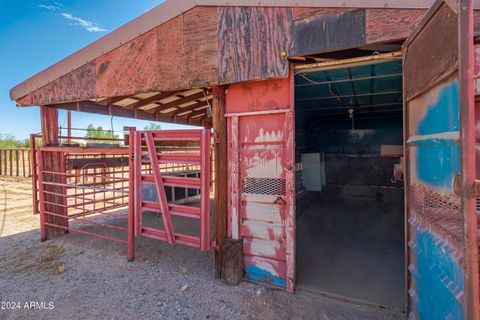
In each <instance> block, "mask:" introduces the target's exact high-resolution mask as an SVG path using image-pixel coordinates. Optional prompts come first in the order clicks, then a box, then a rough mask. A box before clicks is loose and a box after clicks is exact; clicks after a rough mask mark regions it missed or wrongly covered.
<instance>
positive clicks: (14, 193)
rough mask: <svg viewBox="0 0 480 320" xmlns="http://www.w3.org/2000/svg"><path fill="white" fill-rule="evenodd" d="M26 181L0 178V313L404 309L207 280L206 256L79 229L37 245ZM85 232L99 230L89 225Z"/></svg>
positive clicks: (94, 315) (95, 315)
mask: <svg viewBox="0 0 480 320" xmlns="http://www.w3.org/2000/svg"><path fill="white" fill-rule="evenodd" d="M30 193H31V189H30V181H29V180H25V179H24V180H19V179H6V178H0V210H1V211H0V302H1V305H0V319H34V318H35V319H139V318H141V319H275V320H277V319H296V320H299V319H331V320H334V319H372V320H373V319H403V318H404V317H405V316H404V315H403V314H399V313H394V312H391V311H388V310H382V309H378V308H374V307H371V306H366V305H355V304H349V303H346V302H342V301H339V300H335V299H332V298H329V297H325V296H313V295H310V294H307V293H303V292H297V293H296V294H294V295H293V294H289V293H287V292H284V291H282V290H278V289H276V288H271V287H267V286H264V285H261V284H252V283H247V282H244V283H241V284H240V285H238V286H235V287H232V286H228V285H226V284H224V283H223V282H222V281H221V280H218V279H214V277H213V255H212V253H210V252H199V251H197V250H194V249H191V248H187V247H181V246H170V245H168V244H167V243H163V242H159V241H155V240H151V239H138V240H137V243H136V260H135V261H134V262H127V260H126V246H125V245H122V244H118V243H114V242H110V241H106V240H102V239H98V238H93V237H89V236H85V235H81V234H75V233H71V234H65V235H62V236H57V237H53V238H51V239H50V240H48V241H47V242H45V243H41V242H40V241H39V230H38V228H39V223H38V220H39V218H38V216H34V215H33V214H32V210H31V194H30ZM89 231H100V229H98V228H96V227H95V228H92V227H89Z"/></svg>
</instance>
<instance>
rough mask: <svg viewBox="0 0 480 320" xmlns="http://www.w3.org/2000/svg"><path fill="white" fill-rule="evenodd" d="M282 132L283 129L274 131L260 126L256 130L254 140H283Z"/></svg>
mask: <svg viewBox="0 0 480 320" xmlns="http://www.w3.org/2000/svg"><path fill="white" fill-rule="evenodd" d="M283 137H284V133H283V130H278V131H277V132H275V131H273V130H272V131H267V132H265V130H264V129H263V128H260V130H259V132H258V136H257V137H256V138H255V142H278V141H283Z"/></svg>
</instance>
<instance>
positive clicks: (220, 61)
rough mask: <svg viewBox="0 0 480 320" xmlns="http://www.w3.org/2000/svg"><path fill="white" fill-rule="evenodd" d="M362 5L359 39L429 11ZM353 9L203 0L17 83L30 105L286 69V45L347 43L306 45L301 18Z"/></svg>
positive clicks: (280, 73)
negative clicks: (207, 0)
mask: <svg viewBox="0 0 480 320" xmlns="http://www.w3.org/2000/svg"><path fill="white" fill-rule="evenodd" d="M354 10H355V11H356V12H359V13H360V14H359V15H358V16H362V17H365V18H362V19H359V20H358V21H357V22H358V24H359V29H360V30H358V32H359V34H362V35H365V36H364V37H362V38H361V39H359V42H358V43H357V44H358V46H366V45H369V44H374V43H384V42H391V41H397V40H402V39H404V38H405V37H406V36H408V35H409V33H410V32H411V30H412V29H413V28H414V27H415V26H416V25H417V23H418V20H419V17H420V16H421V14H422V12H423V11H424V10H421V9H420V10H404V9H391V8H379V9H365V8H364V9H354ZM351 11H352V9H351V8H318V7H314V8H296V7H293V6H285V7H280V6H279V7H260V6H252V7H246V6H243V7H235V6H228V5H227V6H223V7H222V6H220V7H215V6H211V7H195V8H193V9H191V10H188V11H186V12H182V13H181V14H179V15H177V16H176V17H174V18H172V19H169V20H168V21H163V22H159V23H158V25H157V26H155V27H152V28H151V29H149V30H147V31H144V32H143V33H142V34H135V36H131V38H130V39H129V40H128V41H126V42H123V43H122V44H121V45H118V46H116V47H115V48H113V49H112V48H110V49H109V50H105V51H104V52H101V54H100V52H99V53H98V55H97V56H96V57H95V58H89V59H88V60H85V62H83V61H84V60H82V61H81V62H80V61H74V62H73V61H72V62H71V63H69V62H70V60H71V59H73V57H72V58H67V59H66V60H65V61H62V62H60V63H59V65H58V67H57V65H55V66H54V68H49V69H48V70H46V71H48V72H46V73H48V77H47V78H49V79H50V78H51V77H53V76H54V75H52V74H51V72H50V71H51V70H53V69H61V67H60V65H61V66H66V65H72V66H73V65H75V66H76V67H70V68H68V70H62V71H61V72H60V70H57V73H56V74H57V75H58V74H59V75H60V76H59V77H58V78H56V79H54V80H51V79H50V80H48V81H47V82H45V79H44V78H45V77H43V76H46V75H44V74H42V75H38V77H37V76H34V77H33V78H34V79H30V80H27V81H26V83H22V84H21V85H19V86H17V87H16V88H14V89H12V98H13V99H15V100H16V101H17V103H18V104H20V105H22V106H30V105H47V104H53V103H63V102H69V101H77V100H87V99H94V98H106V97H114V96H125V95H134V94H138V93H144V92H152V91H173V90H182V89H188V88H191V87H200V86H211V85H216V84H228V83H235V82H240V81H247V80H264V79H271V78H277V77H286V76H288V71H289V70H288V60H287V58H286V57H285V56H284V54H283V52H285V53H286V55H287V56H291V55H308V54H313V53H316V52H318V51H331V50H335V49H340V48H333V47H332V48H328V47H325V48H324V47H322V48H320V47H319V48H317V47H315V43H314V44H313V47H312V48H311V49H312V52H303V51H302V50H300V51H298V50H297V49H299V48H300V47H301V46H300V47H299V48H295V46H296V45H295V43H297V42H298V41H296V40H298V39H296V37H301V35H297V34H296V33H295V31H294V29H295V25H296V23H298V21H299V20H300V19H301V20H302V21H303V22H302V23H304V24H308V23H310V22H312V23H313V21H315V20H318V19H319V18H322V17H325V16H327V15H330V16H331V15H335V14H347V15H348V13H350V12H351ZM392 21H393V22H392ZM149 23H150V22H149ZM355 31H357V30H355ZM117 35H118V34H117ZM345 39H346V42H345V43H346V44H348V43H350V42H348V38H345ZM350 45H351V43H350ZM95 46H96V47H98V45H97V44H96V45H95ZM349 47H351V46H349ZM343 49H345V48H343ZM297 51H298V52H297ZM77 58H78V57H77ZM87 61H88V62H87ZM80 63H83V64H80ZM27 84H28V85H27ZM32 84H35V85H36V86H37V87H31V85H32ZM40 84H41V85H40ZM26 87H28V90H25V88H26ZM25 92H29V93H25ZM22 94H23V96H22Z"/></svg>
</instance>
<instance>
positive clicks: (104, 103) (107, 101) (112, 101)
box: [97, 96, 130, 106]
mask: <svg viewBox="0 0 480 320" xmlns="http://www.w3.org/2000/svg"><path fill="white" fill-rule="evenodd" d="M127 98H130V96H119V97H111V98H107V99H105V100H102V101H99V102H97V103H98V104H100V105H102V106H110V105H112V104H115V103H117V102H119V101H122V100H125V99H127Z"/></svg>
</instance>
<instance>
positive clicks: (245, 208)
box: [227, 79, 294, 291]
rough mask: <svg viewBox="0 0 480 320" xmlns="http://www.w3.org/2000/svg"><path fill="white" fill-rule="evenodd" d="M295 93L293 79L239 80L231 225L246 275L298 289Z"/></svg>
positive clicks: (230, 101) (234, 101)
mask: <svg viewBox="0 0 480 320" xmlns="http://www.w3.org/2000/svg"><path fill="white" fill-rule="evenodd" d="M290 93H291V87H290V79H279V80H270V81H263V82H252V83H242V84H234V85H232V86H230V88H229V91H228V94H227V117H229V118H228V120H229V121H228V135H229V142H230V146H231V148H230V150H229V163H230V165H229V185H230V186H231V189H230V190H229V193H230V196H229V217H230V219H229V224H230V228H229V229H230V230H231V232H232V236H233V237H237V238H239V239H242V240H243V248H244V265H245V271H246V276H247V278H249V279H252V280H261V281H267V282H270V283H273V284H276V285H279V286H283V287H287V288H288V289H289V290H290V291H293V284H294V282H293V274H294V272H293V269H294V261H293V260H292V259H290V258H292V257H293V252H292V251H293V249H292V248H293V246H294V243H293V242H294V230H293V229H292V226H294V224H293V223H292V221H294V210H293V206H294V203H293V202H294V199H292V194H294V193H293V181H292V180H291V179H290V178H289V177H288V175H289V173H290V169H289V168H290V167H291V163H292V162H291V159H292V158H293V133H292V131H293V128H292V127H291V126H293V114H292V113H291V108H292V101H291V95H290ZM289 122H292V124H290V123H289ZM288 130H290V131H288ZM287 144H291V146H289V145H287ZM290 153H291V155H290ZM287 249H288V250H287Z"/></svg>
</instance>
